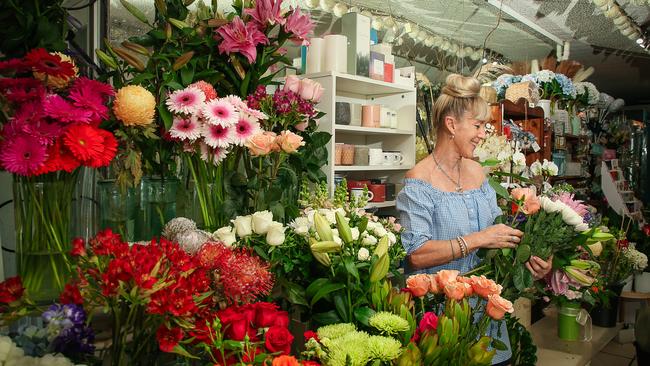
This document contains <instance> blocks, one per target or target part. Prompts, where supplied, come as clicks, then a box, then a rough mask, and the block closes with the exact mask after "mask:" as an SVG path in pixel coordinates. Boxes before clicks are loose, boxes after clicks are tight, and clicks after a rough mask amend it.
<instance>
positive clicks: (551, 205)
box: [539, 196, 562, 213]
mask: <svg viewBox="0 0 650 366" xmlns="http://www.w3.org/2000/svg"><path fill="white" fill-rule="evenodd" d="M539 204H540V206H541V207H542V210H544V211H546V212H549V213H552V212H560V211H561V210H562V206H560V205H559V204H558V203H557V202H554V201H553V200H552V199H550V198H548V197H546V196H541V197H539Z"/></svg>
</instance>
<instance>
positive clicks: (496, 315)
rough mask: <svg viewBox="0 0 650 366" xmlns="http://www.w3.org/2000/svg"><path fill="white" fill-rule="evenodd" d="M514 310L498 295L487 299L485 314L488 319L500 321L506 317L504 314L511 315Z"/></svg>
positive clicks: (509, 303) (508, 302) (510, 304)
mask: <svg viewBox="0 0 650 366" xmlns="http://www.w3.org/2000/svg"><path fill="white" fill-rule="evenodd" d="M513 311H515V309H514V308H513V307H512V303H511V302H510V301H508V300H506V299H504V298H502V297H501V296H499V295H490V296H489V297H488V303H487V308H486V312H487V314H488V315H489V316H490V318H492V319H494V320H501V319H503V316H504V315H506V312H508V313H512V312H513Z"/></svg>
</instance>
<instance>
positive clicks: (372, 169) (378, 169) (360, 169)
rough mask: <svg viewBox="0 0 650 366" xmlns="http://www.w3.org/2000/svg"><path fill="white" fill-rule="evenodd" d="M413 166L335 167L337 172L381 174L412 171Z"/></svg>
mask: <svg viewBox="0 0 650 366" xmlns="http://www.w3.org/2000/svg"><path fill="white" fill-rule="evenodd" d="M412 168H413V166H412V165H338V166H335V167H334V170H335V171H337V172H381V171H384V170H386V171H388V170H410V169H412Z"/></svg>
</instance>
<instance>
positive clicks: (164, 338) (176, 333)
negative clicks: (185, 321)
mask: <svg viewBox="0 0 650 366" xmlns="http://www.w3.org/2000/svg"><path fill="white" fill-rule="evenodd" d="M182 339H183V330H182V329H181V328H178V327H177V328H172V329H169V328H167V326H165V325H161V326H160V328H158V331H156V340H158V345H159V346H160V350H161V351H163V352H172V351H173V350H174V347H176V346H177V345H178V343H179V342H180V341H181V340H182Z"/></svg>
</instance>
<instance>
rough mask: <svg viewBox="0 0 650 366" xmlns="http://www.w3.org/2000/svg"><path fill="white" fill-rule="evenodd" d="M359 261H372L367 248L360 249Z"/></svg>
mask: <svg viewBox="0 0 650 366" xmlns="http://www.w3.org/2000/svg"><path fill="white" fill-rule="evenodd" d="M357 259H359V260H360V261H362V262H364V261H367V260H369V259H370V251H368V249H366V248H361V249H359V253H357Z"/></svg>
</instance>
